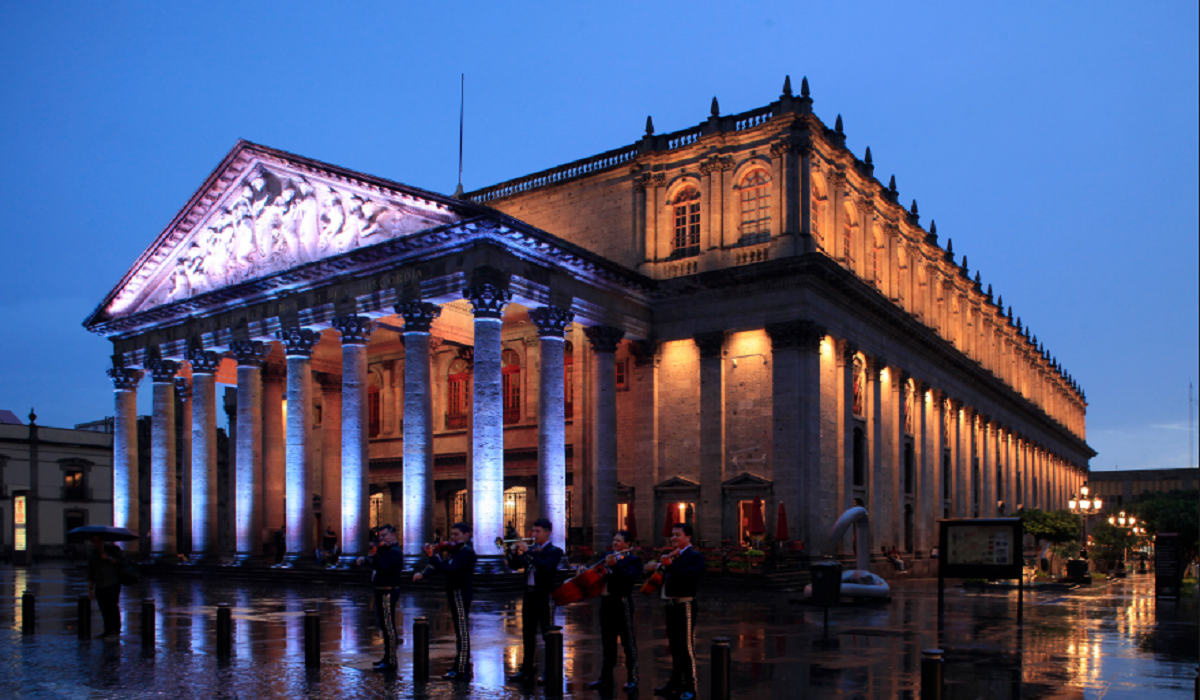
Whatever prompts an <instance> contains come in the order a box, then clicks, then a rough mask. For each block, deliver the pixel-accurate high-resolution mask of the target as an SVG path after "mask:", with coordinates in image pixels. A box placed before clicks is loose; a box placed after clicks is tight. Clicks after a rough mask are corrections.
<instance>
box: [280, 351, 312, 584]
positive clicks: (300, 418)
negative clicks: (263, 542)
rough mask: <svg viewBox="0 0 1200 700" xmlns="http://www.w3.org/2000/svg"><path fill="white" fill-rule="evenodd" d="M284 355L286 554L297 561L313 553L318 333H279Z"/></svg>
mask: <svg viewBox="0 0 1200 700" xmlns="http://www.w3.org/2000/svg"><path fill="white" fill-rule="evenodd" d="M279 339H280V340H281V341H283V343H284V355H285V356H286V357H287V474H286V476H285V478H284V482H285V489H286V496H285V498H286V499H287V537H286V540H287V554H286V555H285V557H284V560H285V562H287V563H289V564H296V563H299V562H301V561H307V560H308V558H310V557H311V556H312V555H313V552H314V551H315V548H314V546H313V527H314V521H313V506H312V465H311V463H310V460H311V458H312V457H311V455H312V450H311V449H310V447H311V445H310V440H309V426H310V425H312V398H313V392H312V370H311V358H312V349H313V346H314V345H316V343H317V341H318V340H319V339H320V335H319V334H318V333H317V332H316V331H313V330H310V329H307V328H291V329H288V330H285V331H282V332H281V333H280V337H279Z"/></svg>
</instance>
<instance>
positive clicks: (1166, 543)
mask: <svg viewBox="0 0 1200 700" xmlns="http://www.w3.org/2000/svg"><path fill="white" fill-rule="evenodd" d="M1182 587H1183V557H1182V553H1181V552H1180V551H1179V533H1178V532H1160V533H1158V534H1157V535H1155V536H1154V596H1155V597H1156V598H1175V599H1177V600H1178V599H1179V596H1180V589H1181V588H1182Z"/></svg>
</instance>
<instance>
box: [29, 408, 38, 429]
mask: <svg viewBox="0 0 1200 700" xmlns="http://www.w3.org/2000/svg"><path fill="white" fill-rule="evenodd" d="M35 423H37V414H36V413H34V412H33V406H30V407H29V424H30V425H34V424H35Z"/></svg>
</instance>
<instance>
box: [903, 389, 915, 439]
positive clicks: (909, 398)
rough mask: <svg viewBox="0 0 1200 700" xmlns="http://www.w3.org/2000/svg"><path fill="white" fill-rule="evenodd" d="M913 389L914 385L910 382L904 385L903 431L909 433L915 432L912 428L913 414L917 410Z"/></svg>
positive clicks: (913, 433)
mask: <svg viewBox="0 0 1200 700" xmlns="http://www.w3.org/2000/svg"><path fill="white" fill-rule="evenodd" d="M913 389H914V387H913V384H912V382H909V383H907V384H905V385H904V432H906V433H908V434H909V435H915V434H916V432H915V431H914V430H913V414H914V413H915V412H916V410H917V406H916V403H917V402H916V396H914V394H915V392H914V391H913Z"/></svg>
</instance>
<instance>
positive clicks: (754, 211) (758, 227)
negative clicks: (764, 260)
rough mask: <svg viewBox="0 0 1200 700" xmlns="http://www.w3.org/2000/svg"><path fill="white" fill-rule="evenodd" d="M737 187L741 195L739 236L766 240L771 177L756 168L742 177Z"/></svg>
mask: <svg viewBox="0 0 1200 700" xmlns="http://www.w3.org/2000/svg"><path fill="white" fill-rule="evenodd" d="M738 189H739V190H740V191H741V195H742V223H741V231H740V232H741V237H742V240H743V241H745V240H746V239H747V238H749V237H751V236H753V237H755V239H751V242H757V239H760V238H761V239H762V240H766V239H768V238H770V236H771V178H770V177H769V176H768V175H767V171H765V170H763V169H761V168H758V169H755V170H753V171H751V172H750V173H749V174H747V175H746V176H745V177H743V178H742V182H741V184H739V185H738Z"/></svg>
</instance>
